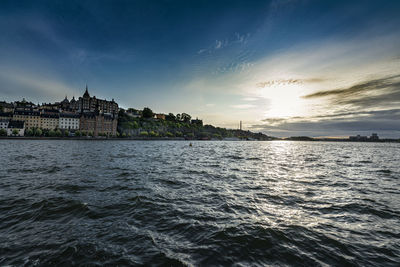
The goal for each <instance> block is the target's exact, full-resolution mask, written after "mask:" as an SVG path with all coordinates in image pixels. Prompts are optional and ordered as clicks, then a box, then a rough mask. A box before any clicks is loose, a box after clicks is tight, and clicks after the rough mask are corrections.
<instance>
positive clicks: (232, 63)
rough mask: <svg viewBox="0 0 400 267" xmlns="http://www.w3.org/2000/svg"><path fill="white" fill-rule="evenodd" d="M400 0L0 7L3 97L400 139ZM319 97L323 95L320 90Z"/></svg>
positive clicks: (290, 131) (272, 130) (289, 132)
mask: <svg viewBox="0 0 400 267" xmlns="http://www.w3.org/2000/svg"><path fill="white" fill-rule="evenodd" d="M398 14H400V2H399V1H311V0H310V1H300V0H299V1H295V0H292V1H290V0H282V1H1V2H0V32H1V33H2V34H1V35H0V94H1V95H0V96H1V98H2V99H5V100H7V101H13V100H17V99H21V98H22V97H25V98H27V99H29V100H31V101H33V102H54V101H59V100H61V99H63V98H64V97H65V95H68V97H72V96H73V95H75V96H80V95H82V94H83V91H84V87H85V85H86V84H88V86H89V91H90V93H91V94H93V95H96V96H97V97H99V98H106V99H111V98H114V99H115V100H116V101H117V102H118V103H119V104H120V106H122V107H135V108H143V107H145V106H149V107H151V108H152V109H153V110H155V111H156V112H173V113H177V112H179V113H180V112H186V113H189V114H192V116H194V117H199V118H203V119H204V120H205V122H206V123H211V124H214V125H218V126H223V127H228V128H236V127H237V125H238V123H239V121H240V120H242V121H243V122H244V126H245V128H247V129H250V130H254V131H263V132H265V133H267V134H270V135H275V136H293V135H311V136H346V135H352V134H357V133H360V134H370V133H371V132H378V133H380V134H381V135H383V136H388V137H400V123H399V118H400V117H399V116H400V87H399V81H400V77H399V76H398V75H399V74H400V73H399V69H400V68H399V67H400V64H399V63H400V30H399V29H400V27H399V26H400V16H399V15H398ZM321 92H324V93H321Z"/></svg>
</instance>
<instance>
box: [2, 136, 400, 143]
mask: <svg viewBox="0 0 400 267" xmlns="http://www.w3.org/2000/svg"><path fill="white" fill-rule="evenodd" d="M0 140H43V141H46V140H47V141H48V140H71V141H225V142H229V141H234V142H244V141H247V142H254V141H287V142H289V141H290V142H341V143H400V140H398V139H380V140H377V141H351V140H347V139H343V140H340V139H333V140H328V139H314V140H285V139H275V140H223V139H222V140H218V139H210V140H201V139H185V138H183V137H128V138H98V137H96V138H92V137H17V136H0Z"/></svg>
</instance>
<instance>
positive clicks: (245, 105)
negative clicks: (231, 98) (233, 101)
mask: <svg viewBox="0 0 400 267" xmlns="http://www.w3.org/2000/svg"><path fill="white" fill-rule="evenodd" d="M230 107H231V108H235V109H250V108H254V107H256V106H255V105H251V104H240V105H231V106H230Z"/></svg>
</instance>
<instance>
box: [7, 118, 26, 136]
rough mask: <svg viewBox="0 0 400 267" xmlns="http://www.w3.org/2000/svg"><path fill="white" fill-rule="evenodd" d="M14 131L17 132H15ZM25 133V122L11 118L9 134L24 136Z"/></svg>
mask: <svg viewBox="0 0 400 267" xmlns="http://www.w3.org/2000/svg"><path fill="white" fill-rule="evenodd" d="M14 131H16V132H17V133H16V134H14ZM24 133H25V122H24V121H14V120H11V121H10V122H9V123H8V128H7V135H8V136H24Z"/></svg>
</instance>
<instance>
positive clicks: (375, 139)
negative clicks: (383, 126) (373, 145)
mask: <svg viewBox="0 0 400 267" xmlns="http://www.w3.org/2000/svg"><path fill="white" fill-rule="evenodd" d="M369 140H371V141H378V140H379V136H378V134H377V133H373V134H372V135H371V136H370V138H369Z"/></svg>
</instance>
